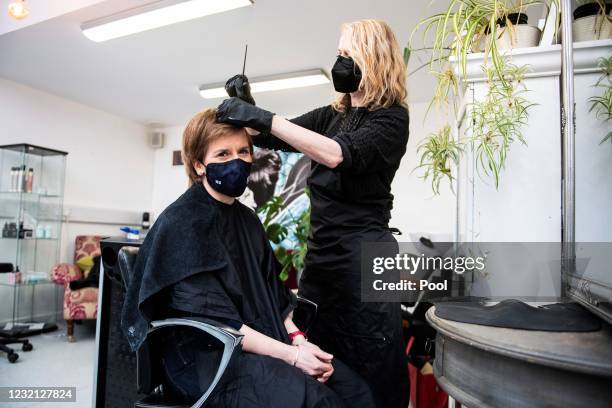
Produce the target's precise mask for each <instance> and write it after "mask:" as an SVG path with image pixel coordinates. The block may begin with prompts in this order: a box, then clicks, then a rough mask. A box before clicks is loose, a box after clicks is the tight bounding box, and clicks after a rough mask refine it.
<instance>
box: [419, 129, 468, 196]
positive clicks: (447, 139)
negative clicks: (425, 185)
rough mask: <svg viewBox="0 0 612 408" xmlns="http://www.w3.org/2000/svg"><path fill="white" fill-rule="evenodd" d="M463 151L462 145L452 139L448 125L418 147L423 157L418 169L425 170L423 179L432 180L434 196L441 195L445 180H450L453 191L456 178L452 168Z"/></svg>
mask: <svg viewBox="0 0 612 408" xmlns="http://www.w3.org/2000/svg"><path fill="white" fill-rule="evenodd" d="M462 151H463V147H462V145H461V144H460V143H459V142H457V141H455V140H454V139H453V138H452V136H451V129H450V126H448V125H446V126H444V127H443V128H442V129H441V130H439V131H438V132H435V133H432V134H430V135H429V137H427V138H426V139H424V140H423V141H422V142H421V143H420V144H419V146H418V147H417V154H419V155H420V157H421V158H420V160H419V165H418V166H417V168H425V173H424V174H423V175H422V176H421V177H422V178H423V179H429V178H431V189H432V190H433V192H434V194H440V183H441V182H442V180H444V179H448V181H449V183H450V185H451V189H452V186H453V180H454V177H453V175H452V168H451V166H452V165H453V164H457V163H458V162H459V157H460V156H461V153H462Z"/></svg>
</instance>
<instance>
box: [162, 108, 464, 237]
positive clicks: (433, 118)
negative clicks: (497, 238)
mask: <svg viewBox="0 0 612 408" xmlns="http://www.w3.org/2000/svg"><path fill="white" fill-rule="evenodd" d="M426 108H427V104H426V103H417V104H411V105H410V138H409V141H408V150H407V152H406V155H405V156H404V159H403V160H402V164H401V166H400V168H399V170H398V172H397V174H396V176H395V181H394V183H393V194H394V195H395V201H394V209H393V211H392V220H391V222H390V225H391V226H393V227H397V228H399V229H400V230H401V231H402V233H403V235H402V236H399V237H398V240H402V241H410V240H412V238H411V236H410V234H411V233H417V232H427V233H429V234H433V235H434V236H441V235H442V236H445V238H444V239H446V240H452V237H453V235H452V234H453V231H454V220H455V196H454V194H453V193H452V192H451V191H450V188H448V184H443V185H442V188H441V189H440V190H441V194H440V195H439V196H434V194H433V193H432V190H431V185H430V183H429V182H426V181H423V180H422V179H421V178H419V176H420V175H421V172H419V171H414V172H413V169H414V168H415V167H416V165H417V161H418V158H417V156H416V149H417V144H418V143H419V142H420V141H421V140H422V139H423V138H424V137H425V136H427V135H428V134H429V133H431V132H433V131H436V130H438V128H439V127H440V126H441V125H442V124H443V120H442V119H441V118H440V117H439V115H436V114H435V113H434V112H433V111H432V112H430V115H429V117H428V118H427V119H426V120H424V114H425V110H426ZM164 132H165V133H166V144H165V146H164V148H163V149H160V150H157V151H156V152H155V170H154V176H153V179H154V185H153V205H152V209H153V211H154V213H155V215H159V213H160V212H161V211H163V209H164V208H166V206H167V205H168V204H170V203H172V202H173V201H174V200H175V199H176V198H177V197H178V196H179V195H180V194H181V193H182V192H183V191H185V189H186V188H187V176H186V175H185V170H184V169H183V167H182V166H172V151H173V150H180V149H181V137H182V132H183V126H174V127H169V128H166V129H164Z"/></svg>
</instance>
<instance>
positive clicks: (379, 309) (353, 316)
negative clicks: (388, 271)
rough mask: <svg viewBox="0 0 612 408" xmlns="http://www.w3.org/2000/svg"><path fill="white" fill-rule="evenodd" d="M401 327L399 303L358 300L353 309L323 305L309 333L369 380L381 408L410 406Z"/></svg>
mask: <svg viewBox="0 0 612 408" xmlns="http://www.w3.org/2000/svg"><path fill="white" fill-rule="evenodd" d="M355 309H356V310H355ZM401 327H402V326H401V313H400V306H399V304H398V303H359V304H356V303H354V304H353V308H352V309H350V310H342V309H339V308H337V307H332V308H331V309H328V310H326V309H325V308H321V309H320V314H319V316H317V319H316V321H315V323H314V324H313V326H312V327H311V328H310V330H309V331H308V335H309V337H310V339H311V340H312V342H313V343H315V344H317V345H319V347H321V348H322V349H323V350H325V351H327V352H328V353H331V354H333V355H334V356H335V357H337V358H339V359H340V360H342V361H343V362H345V363H346V364H347V365H348V366H349V367H350V368H351V369H352V370H354V372H356V373H357V374H359V375H360V376H361V377H362V378H363V379H364V380H365V381H366V382H367V383H368V384H369V386H370V389H371V390H372V394H373V396H374V400H375V403H376V407H377V408H407V407H408V402H409V397H410V386H409V381H408V364H407V360H406V356H405V353H404V347H405V344H404V338H403V333H402V328H401Z"/></svg>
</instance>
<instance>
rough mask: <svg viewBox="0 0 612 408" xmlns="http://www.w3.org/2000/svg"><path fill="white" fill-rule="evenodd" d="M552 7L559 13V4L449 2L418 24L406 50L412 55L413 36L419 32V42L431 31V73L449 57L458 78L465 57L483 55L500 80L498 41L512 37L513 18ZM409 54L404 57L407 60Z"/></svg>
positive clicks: (488, 0)
mask: <svg viewBox="0 0 612 408" xmlns="http://www.w3.org/2000/svg"><path fill="white" fill-rule="evenodd" d="M551 3H554V4H555V5H556V6H557V10H559V0H549V1H543V0H451V1H450V3H449V5H448V7H447V8H446V10H445V11H444V12H443V13H438V14H435V15H433V16H431V17H429V18H426V19H424V20H422V21H420V22H419V23H418V24H417V26H416V27H415V29H414V30H413V31H412V34H411V36H410V41H409V46H408V48H409V49H410V50H412V51H414V50H413V49H412V41H413V36H414V34H415V33H416V32H417V31H422V32H423V39H424V38H425V37H426V36H427V34H428V33H429V32H430V31H431V30H434V40H433V44H432V47H431V48H430V50H431V58H430V62H429V67H430V68H432V69H434V70H435V66H436V65H437V64H441V65H445V64H446V62H448V60H449V57H451V56H453V57H454V58H455V61H457V63H458V64H459V69H460V72H461V74H462V75H464V76H465V75H466V73H467V54H469V53H471V52H479V51H483V52H484V64H485V66H486V65H487V64H488V61H489V58H490V59H491V61H492V62H493V66H494V67H495V70H496V72H497V76H498V77H499V78H501V80H502V81H503V76H502V61H501V59H502V56H503V55H502V52H501V50H500V49H499V47H498V39H499V38H500V37H501V36H502V35H503V34H504V33H505V32H506V31H508V32H509V35H510V36H514V32H515V27H514V26H515V24H518V23H520V22H521V21H519V20H518V19H515V20H514V21H513V18H512V17H513V16H519V17H520V16H521V15H524V12H525V11H526V10H527V9H528V8H530V7H533V6H535V5H541V4H545V5H549V4H551ZM410 54H411V52H410V51H408V52H405V53H404V55H405V56H406V55H407V56H408V57H409V56H410Z"/></svg>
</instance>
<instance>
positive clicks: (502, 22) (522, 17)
mask: <svg viewBox="0 0 612 408" xmlns="http://www.w3.org/2000/svg"><path fill="white" fill-rule="evenodd" d="M506 20H510V22H511V23H512V24H513V25H519V24H521V25H522V24H527V22H528V21H529V18H528V17H527V14H525V13H510V14H508V18H507V19H505V18H498V19H497V24H498V25H499V26H500V27H505V26H506Z"/></svg>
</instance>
